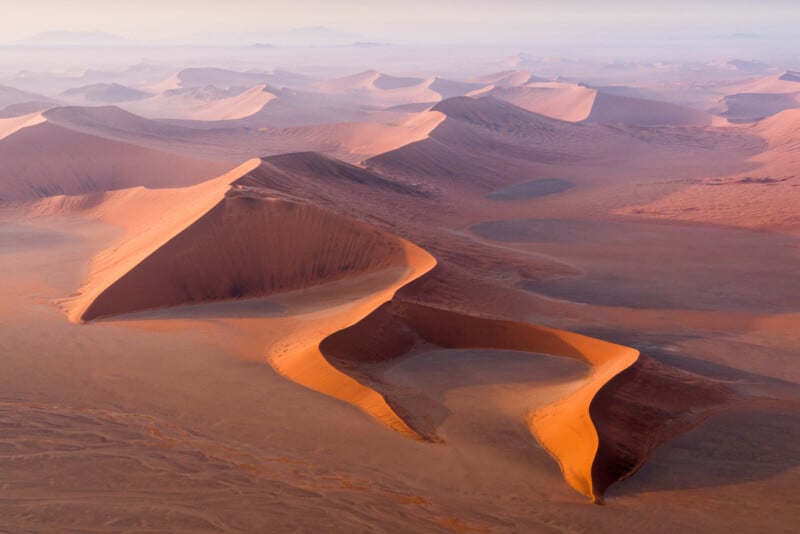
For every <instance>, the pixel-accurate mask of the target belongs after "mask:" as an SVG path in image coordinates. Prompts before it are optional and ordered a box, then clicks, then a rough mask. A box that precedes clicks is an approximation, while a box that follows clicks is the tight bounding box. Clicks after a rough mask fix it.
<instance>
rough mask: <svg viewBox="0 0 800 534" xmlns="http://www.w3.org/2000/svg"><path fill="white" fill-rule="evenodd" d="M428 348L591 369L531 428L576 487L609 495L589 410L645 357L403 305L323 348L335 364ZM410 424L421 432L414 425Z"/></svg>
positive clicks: (536, 416) (558, 334)
mask: <svg viewBox="0 0 800 534" xmlns="http://www.w3.org/2000/svg"><path fill="white" fill-rule="evenodd" d="M420 343H430V344H434V345H436V346H439V347H445V348H493V349H506V350H518V351H528V352H538V353H545V354H552V355H556V356H563V357H567V358H575V359H579V360H582V361H584V362H586V363H589V364H590V365H591V366H592V373H591V376H590V377H589V378H588V379H587V381H586V382H585V383H584V384H583V386H581V387H580V388H579V389H578V390H576V391H575V392H573V393H572V394H570V395H568V396H567V397H564V398H562V399H561V400H559V401H558V402H556V403H554V404H551V405H548V406H545V407H543V408H540V409H538V410H536V411H535V412H533V413H531V414H530V416H529V424H530V428H531V432H532V433H533V434H534V435H535V436H536V438H537V439H538V440H539V442H540V443H541V444H542V446H543V447H544V448H545V449H546V450H547V451H548V452H549V453H550V454H551V455H552V456H553V457H554V458H555V459H556V461H558V463H559V465H560V467H561V470H562V473H563V475H564V478H565V480H566V481H567V482H568V483H569V484H570V486H572V487H573V488H575V489H576V490H577V491H579V492H581V493H583V494H584V495H587V496H589V497H592V498H595V499H600V498H601V497H602V490H600V491H597V490H595V488H594V486H593V480H592V465H593V463H594V460H595V455H596V453H597V450H598V443H599V440H598V435H597V431H596V430H595V426H594V422H593V421H592V419H591V417H590V415H589V405H590V403H591V402H592V399H593V398H594V396H595V395H596V394H597V392H598V391H599V390H600V389H601V388H602V387H603V386H604V385H605V384H606V383H607V382H608V381H609V380H611V379H612V378H613V377H614V376H616V375H617V374H618V373H620V372H621V371H622V370H624V369H626V368H628V367H629V366H631V365H632V364H633V363H634V362H635V361H636V359H637V358H638V355H639V353H638V351H636V350H635V349H631V348H628V347H623V346H620V345H615V344H613V343H608V342H605V341H601V340H598V339H593V338H589V337H586V336H581V335H578V334H574V333H571V332H566V331H562V330H556V329H552V328H546V327H542V326H536V325H530V324H525V323H518V322H512V321H504V320H498V319H487V318H481V317H475V316H469V315H464V314H461V313H458V312H454V311H449V310H442V309H437V308H431V307H427V306H421V305H417V304H410V303H408V302H398V301H392V302H391V303H390V304H386V305H384V306H383V307H381V308H379V309H378V310H377V311H376V312H374V313H373V314H371V315H370V316H368V317H367V318H365V319H364V320H363V321H362V322H360V323H357V324H356V325H354V326H353V327H351V328H349V329H347V330H344V331H342V332H339V333H336V334H334V335H332V336H330V337H329V338H327V339H325V341H323V343H322V345H321V349H322V351H323V353H324V354H326V355H328V356H329V357H330V358H332V359H333V361H335V362H339V364H344V365H347V364H352V363H369V362H375V361H382V360H389V359H394V358H397V357H400V356H403V355H405V354H407V353H409V352H411V351H412V350H413V349H414V347H415V346H417V345H418V344H420ZM410 424H411V426H412V428H413V427H414V424H413V421H412V422H411V423H410ZM603 489H605V488H603Z"/></svg>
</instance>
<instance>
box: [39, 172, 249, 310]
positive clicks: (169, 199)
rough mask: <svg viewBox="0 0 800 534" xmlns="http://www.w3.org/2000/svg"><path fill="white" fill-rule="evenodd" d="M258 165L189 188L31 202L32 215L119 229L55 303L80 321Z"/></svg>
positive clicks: (124, 191) (125, 192)
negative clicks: (77, 284) (71, 290)
mask: <svg viewBox="0 0 800 534" xmlns="http://www.w3.org/2000/svg"><path fill="white" fill-rule="evenodd" d="M258 164H259V160H258V159H254V160H251V161H248V162H246V163H244V164H242V165H241V166H239V167H237V168H236V169H233V170H231V171H230V172H228V173H226V174H223V175H222V176H219V177H218V178H215V179H213V180H209V181H207V182H204V183H201V184H199V185H196V186H193V187H189V188H178V189H160V190H153V189H146V188H144V187H137V188H135V189H126V190H122V191H113V192H108V193H98V194H95V195H90V196H78V197H69V196H58V197H51V198H47V199H44V200H41V201H37V202H35V203H33V204H31V206H30V207H29V212H30V213H31V214H32V215H33V216H37V217H51V216H54V215H71V216H76V217H81V218H88V219H98V220H101V221H103V222H106V223H109V224H111V225H113V226H116V227H118V228H120V229H121V230H122V235H121V236H120V238H119V239H118V240H117V241H116V242H115V243H114V244H113V246H111V247H109V248H107V249H106V250H105V251H103V252H100V253H99V254H98V255H97V256H96V257H95V258H94V259H93V260H92V262H91V264H90V268H89V274H88V276H87V277H86V280H85V282H84V284H83V285H82V286H81V288H80V289H79V291H78V292H77V294H76V295H75V296H73V297H70V298H68V299H65V300H64V301H62V302H61V305H62V307H63V308H64V309H65V310H66V311H67V315H68V317H69V318H70V320H71V321H73V322H78V321H80V320H81V318H82V316H83V315H84V314H85V312H86V310H87V309H88V308H89V307H90V306H91V304H92V303H93V302H94V301H95V299H96V298H97V297H98V295H100V294H101V293H102V292H104V291H105V290H106V289H107V288H108V287H109V286H111V285H112V284H113V283H114V282H116V281H117V280H118V279H119V278H120V277H122V276H123V275H124V274H125V273H127V272H129V271H130V270H131V269H133V268H134V267H135V266H136V265H138V264H139V263H141V262H142V261H143V260H144V259H145V258H147V257H148V256H149V255H151V254H152V253H153V252H154V251H156V250H157V249H158V248H160V247H162V246H163V245H164V244H165V243H167V242H169V241H170V240H171V239H172V238H174V237H175V236H176V235H178V234H179V233H180V232H182V231H183V230H184V229H186V228H187V227H188V226H190V225H191V224H193V223H194V222H195V221H196V220H198V219H199V218H200V217H202V216H203V215H204V214H205V213H207V212H208V211H209V210H210V209H211V208H212V207H213V206H215V205H217V204H218V203H219V202H220V200H221V199H222V198H223V197H224V195H225V192H226V191H227V190H228V189H229V188H230V184H231V183H232V182H233V181H234V180H236V179H237V178H239V177H241V176H242V175H243V174H245V173H247V172H248V171H250V170H252V169H254V168H255V167H256V166H257V165H258Z"/></svg>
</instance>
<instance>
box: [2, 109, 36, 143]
mask: <svg viewBox="0 0 800 534" xmlns="http://www.w3.org/2000/svg"><path fill="white" fill-rule="evenodd" d="M46 120H47V119H45V118H44V117H43V116H42V114H41V113H30V114H28V115H22V116H19V117H12V118H8V119H0V140H2V139H3V138H5V137H8V136H9V135H13V134H15V133H16V132H18V131H20V130H22V129H23V128H28V127H30V126H36V125H37V124H41V123H43V122H44V121H46Z"/></svg>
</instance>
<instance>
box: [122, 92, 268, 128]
mask: <svg viewBox="0 0 800 534" xmlns="http://www.w3.org/2000/svg"><path fill="white" fill-rule="evenodd" d="M230 93H231V92H230V91H221V90H217V89H215V88H214V87H213V86H211V87H208V86H207V87H203V88H190V89H173V90H168V91H165V92H164V93H162V94H160V95H156V96H153V97H151V98H147V99H139V100H138V101H137V102H133V103H128V104H126V105H125V106H124V107H125V108H126V109H127V110H129V111H131V112H133V113H136V114H139V115H143V116H146V117H153V118H170V119H187V120H198V121H225V120H235V119H242V118H244V117H248V116H250V115H253V114H255V113H257V112H258V111H259V110H261V108H263V107H264V106H265V105H266V104H267V103H268V102H269V101H270V100H272V99H273V98H275V94H273V93H272V92H270V91H269V90H268V88H267V86H266V85H264V84H261V85H256V86H255V87H251V88H250V89H247V90H246V91H242V92H239V93H238V94H230ZM235 93H236V92H235Z"/></svg>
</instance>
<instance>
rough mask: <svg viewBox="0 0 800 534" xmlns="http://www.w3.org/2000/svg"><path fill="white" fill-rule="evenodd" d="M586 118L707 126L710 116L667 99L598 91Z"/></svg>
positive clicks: (662, 124) (652, 124)
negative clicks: (643, 97)
mask: <svg viewBox="0 0 800 534" xmlns="http://www.w3.org/2000/svg"><path fill="white" fill-rule="evenodd" d="M586 121H587V122H599V123H603V124H630V125H635V126H710V125H711V121H712V116H711V114H709V113H706V112H704V111H699V110H694V109H691V108H687V107H683V106H679V105H677V104H670V103H668V102H658V101H656V100H645V99H641V98H631V97H625V96H618V95H613V94H610V93H604V92H598V93H597V95H596V97H595V99H594V103H593V105H592V111H591V113H589V116H588V117H587V118H586Z"/></svg>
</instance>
